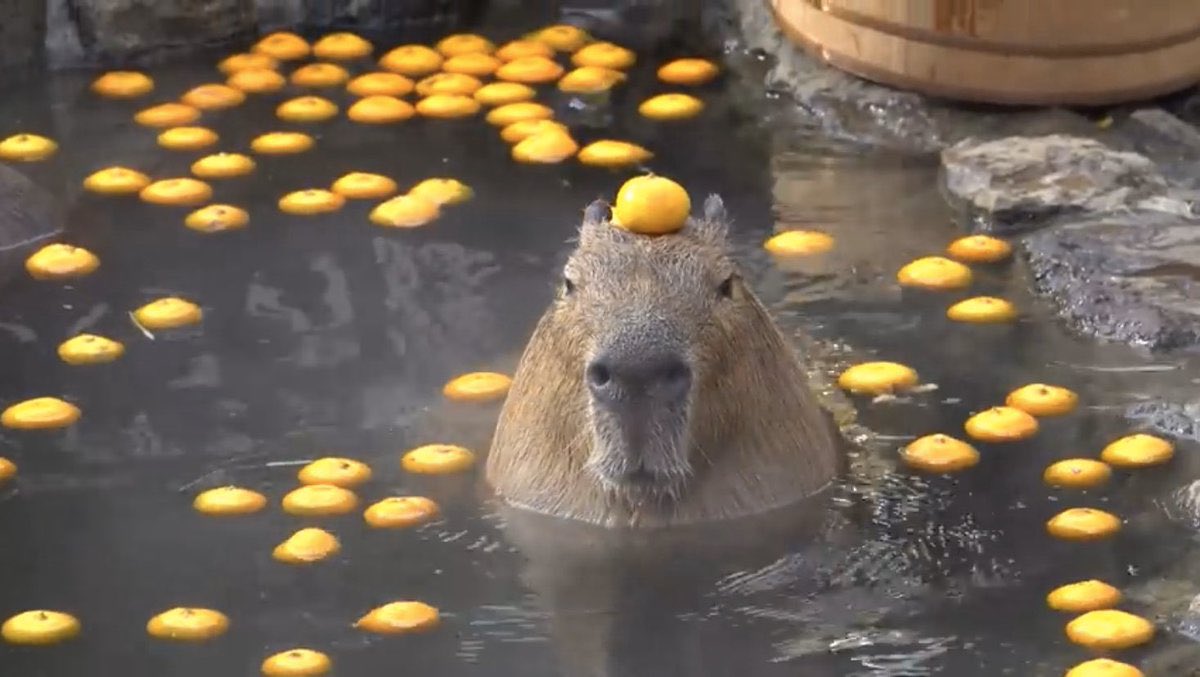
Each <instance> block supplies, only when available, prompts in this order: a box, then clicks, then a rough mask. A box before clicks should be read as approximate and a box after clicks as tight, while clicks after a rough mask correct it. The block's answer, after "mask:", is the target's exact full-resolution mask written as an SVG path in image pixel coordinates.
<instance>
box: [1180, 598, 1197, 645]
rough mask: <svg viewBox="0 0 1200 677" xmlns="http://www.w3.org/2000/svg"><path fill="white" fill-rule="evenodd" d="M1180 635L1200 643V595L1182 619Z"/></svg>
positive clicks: (1193, 600)
mask: <svg viewBox="0 0 1200 677" xmlns="http://www.w3.org/2000/svg"><path fill="white" fill-rule="evenodd" d="M1178 630H1179V634H1181V635H1183V636H1184V637H1187V638H1188V639H1190V640H1192V641H1193V642H1200V595H1196V596H1195V597H1194V598H1193V599H1192V603H1191V604H1189V605H1188V608H1187V610H1186V611H1184V612H1183V616H1182V618H1180V619H1179V625H1178Z"/></svg>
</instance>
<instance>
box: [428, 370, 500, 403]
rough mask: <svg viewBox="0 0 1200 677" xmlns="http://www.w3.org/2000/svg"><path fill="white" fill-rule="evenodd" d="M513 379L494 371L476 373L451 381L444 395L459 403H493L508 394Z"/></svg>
mask: <svg viewBox="0 0 1200 677" xmlns="http://www.w3.org/2000/svg"><path fill="white" fill-rule="evenodd" d="M510 386H512V379H511V378H509V377H508V376H507V375H506V374H498V373H496V372H493V371H474V372H471V373H469V374H463V375H461V376H456V377H454V378H452V379H450V380H449V381H448V382H447V383H446V385H444V386H442V394H443V395H445V396H446V398H447V399H451V400H454V401H457V402H491V401H494V400H499V399H502V398H503V397H504V396H505V395H507V394H508V389H509V387H510Z"/></svg>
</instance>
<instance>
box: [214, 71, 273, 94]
mask: <svg viewBox="0 0 1200 677" xmlns="http://www.w3.org/2000/svg"><path fill="white" fill-rule="evenodd" d="M225 84H226V85H229V86H230V87H233V88H234V89H237V90H241V91H243V92H246V93H247V94H268V93H270V92H278V91H279V90H281V89H283V88H284V86H285V85H287V78H285V77H283V76H282V75H280V74H279V73H278V72H276V71H273V70H267V69H265V68H247V69H246V70H242V71H237V72H236V73H231V74H230V75H229V77H228V78H227V79H226V80H225Z"/></svg>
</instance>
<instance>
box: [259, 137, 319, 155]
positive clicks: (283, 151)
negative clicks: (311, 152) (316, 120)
mask: <svg viewBox="0 0 1200 677" xmlns="http://www.w3.org/2000/svg"><path fill="white" fill-rule="evenodd" d="M312 147H313V138H312V137H311V136H309V135H308V134H301V133H300V132H268V133H266V134H262V135H260V136H257V137H255V138H254V140H253V141H251V142H250V148H251V149H252V150H253V151H254V152H255V153H259V154H260V155H291V154H293V153H303V152H304V151H306V150H308V149H310V148H312Z"/></svg>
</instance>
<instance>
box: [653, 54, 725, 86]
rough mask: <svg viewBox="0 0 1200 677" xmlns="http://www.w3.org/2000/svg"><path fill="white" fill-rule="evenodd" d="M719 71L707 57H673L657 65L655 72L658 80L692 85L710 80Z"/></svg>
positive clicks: (673, 83)
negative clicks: (673, 58) (672, 59)
mask: <svg viewBox="0 0 1200 677" xmlns="http://www.w3.org/2000/svg"><path fill="white" fill-rule="evenodd" d="M718 73H720V69H719V68H717V65H716V64H715V63H713V62H711V61H709V60H708V59H694V58H689V59H675V60H674V61H668V62H667V63H664V64H663V65H661V66H659V67H658V71H657V72H656V73H655V74H656V75H657V76H658V79H659V80H662V81H663V82H666V83H669V84H672V85H691V86H693V87H695V86H698V85H703V84H706V83H708V82H710V81H712V79H713V78H715V77H717V74H718Z"/></svg>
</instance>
